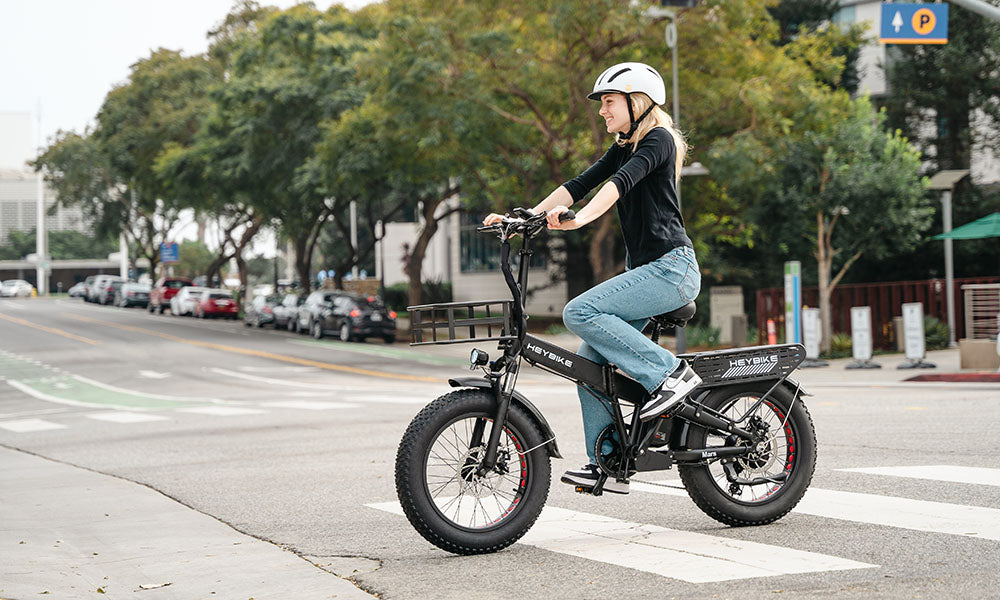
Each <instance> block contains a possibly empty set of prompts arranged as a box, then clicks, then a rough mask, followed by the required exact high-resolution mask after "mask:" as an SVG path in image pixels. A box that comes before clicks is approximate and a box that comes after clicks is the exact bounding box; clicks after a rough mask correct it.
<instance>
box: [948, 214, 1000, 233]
mask: <svg viewBox="0 0 1000 600" xmlns="http://www.w3.org/2000/svg"><path fill="white" fill-rule="evenodd" d="M989 237H1000V212H995V213H993V214H992V215H987V216H985V217H983V218H982V219H977V220H975V221H973V222H971V223H966V224H965V225H962V226H961V227H957V228H955V229H952V230H951V231H949V232H948V233H940V234H938V235H936V236H934V237H933V238H931V239H934V240H944V239H952V240H978V239H981V238H989Z"/></svg>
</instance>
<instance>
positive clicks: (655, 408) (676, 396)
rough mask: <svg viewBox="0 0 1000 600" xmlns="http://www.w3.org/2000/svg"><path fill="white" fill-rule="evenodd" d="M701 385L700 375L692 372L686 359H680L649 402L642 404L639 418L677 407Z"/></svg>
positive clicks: (656, 415) (643, 418)
mask: <svg viewBox="0 0 1000 600" xmlns="http://www.w3.org/2000/svg"><path fill="white" fill-rule="evenodd" d="M699 385H701V377H699V376H698V374H697V373H695V372H694V369H692V368H691V365H689V364H688V363H687V361H686V360H683V359H682V360H681V364H679V365H677V368H676V369H674V372H673V373H671V374H670V375H668V376H667V379H666V380H665V381H664V382H663V386H662V387H660V389H659V390H658V391H657V392H656V393H655V394H653V397H652V398H651V399H650V400H649V402H647V403H645V404H643V405H642V409H641V410H640V411H639V418H640V419H641V420H643V421H648V420H650V419H653V418H656V417H658V416H660V415H662V414H664V413H668V412H670V411H672V410H674V409H675V408H677V407H678V406H679V405H680V403H681V401H682V400H684V397H685V396H687V395H688V394H690V393H691V391H692V390H694V389H695V388H696V387H698V386H699Z"/></svg>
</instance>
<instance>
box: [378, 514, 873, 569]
mask: <svg viewBox="0 0 1000 600" xmlns="http://www.w3.org/2000/svg"><path fill="white" fill-rule="evenodd" d="M366 506H369V507H371V508H375V509H378V510H384V511H387V512H391V513H394V514H397V515H402V514H403V511H402V509H401V508H400V506H399V503H397V502H385V503H377V504H368V505H366ZM520 543H522V544H528V545H531V546H536V547H538V548H543V549H545V550H549V551H552V552H558V553H560V554H568V555H570V556H577V557H580V558H586V559H588V560H594V561H599V562H605V563H610V564H614V565H618V566H621V567H627V568H630V569H637V570H639V571H645V572H647V573H655V574H657V575H662V576H664V577H669V578H671V579H679V580H681V581H687V582H690V583H707V582H713V581H729V580H733V579H748V578H752V577H771V576H775V575H789V574H793V573H814V572H818V571H843V570H848V569H867V568H873V567H877V566H878V565H872V564H868V563H862V562H856V561H853V560H847V559H843V558H838V557H835V556H828V555H825V554H817V553H815V552H805V551H802V550H794V549H791V548H782V547H780V546H771V545H767V544H760V543H757V542H745V541H742V540H737V539H733V538H727V537H716V536H711V535H705V534H701V533H693V532H689V531H679V530H676V529H667V528H665V527H660V526H658V525H647V524H643V523H630V522H628V521H622V520H620V519H615V518H613V517H606V516H603V515H594V514H588V513H582V512H576V511H572V510H567V509H564V508H556V507H553V506H548V507H545V509H543V510H542V514H541V516H540V517H539V518H538V521H537V522H536V523H535V525H534V526H533V527H532V528H531V529H530V530H529V531H528V533H527V534H526V535H525V536H524V537H523V538H521V540H520Z"/></svg>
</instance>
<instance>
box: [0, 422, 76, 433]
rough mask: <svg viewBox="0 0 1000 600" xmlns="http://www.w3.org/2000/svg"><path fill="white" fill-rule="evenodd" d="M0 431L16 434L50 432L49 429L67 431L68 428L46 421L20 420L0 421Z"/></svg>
mask: <svg viewBox="0 0 1000 600" xmlns="http://www.w3.org/2000/svg"><path fill="white" fill-rule="evenodd" d="M0 429H6V430H7V431H13V432H14V433H29V432H32V431H48V430H49V429H66V426H65V425H60V424H59V423H53V422H52V421H46V420H44V419H18V420H15V421H0Z"/></svg>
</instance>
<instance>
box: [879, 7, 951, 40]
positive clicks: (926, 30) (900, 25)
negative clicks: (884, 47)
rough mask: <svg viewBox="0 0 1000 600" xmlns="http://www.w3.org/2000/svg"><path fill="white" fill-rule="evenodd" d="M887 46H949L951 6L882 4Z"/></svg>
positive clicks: (882, 37) (882, 36)
mask: <svg viewBox="0 0 1000 600" xmlns="http://www.w3.org/2000/svg"><path fill="white" fill-rule="evenodd" d="M878 41H880V42H882V43H883V44H947V43H948V4H946V3H941V4H893V3H891V2H890V3H883V4H882V26H881V28H880V29H879V39H878Z"/></svg>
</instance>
